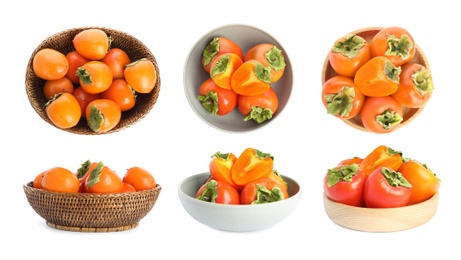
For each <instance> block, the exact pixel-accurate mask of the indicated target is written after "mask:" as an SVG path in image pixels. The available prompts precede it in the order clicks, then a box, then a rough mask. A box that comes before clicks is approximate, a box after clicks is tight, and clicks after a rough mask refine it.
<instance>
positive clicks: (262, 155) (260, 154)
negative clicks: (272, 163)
mask: <svg viewBox="0 0 461 260" xmlns="http://www.w3.org/2000/svg"><path fill="white" fill-rule="evenodd" d="M255 153H256V157H258V158H259V159H261V160H262V159H266V158H270V159H271V160H274V156H272V154H271V153H264V152H261V151H260V150H258V149H255Z"/></svg>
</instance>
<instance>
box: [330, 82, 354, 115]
mask: <svg viewBox="0 0 461 260" xmlns="http://www.w3.org/2000/svg"><path fill="white" fill-rule="evenodd" d="M323 98H324V99H325V102H326V108H327V113H328V114H332V115H339V116H341V117H344V116H348V115H349V113H350V112H351V110H352V103H353V102H354V98H355V90H354V88H353V87H350V86H343V87H342V88H341V91H340V92H338V93H334V94H326V95H325V96H324V97H323Z"/></svg>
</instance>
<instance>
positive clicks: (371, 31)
mask: <svg viewBox="0 0 461 260" xmlns="http://www.w3.org/2000/svg"><path fill="white" fill-rule="evenodd" d="M381 29H382V27H367V28H363V29H360V30H356V31H353V32H352V33H353V34H356V35H359V36H361V37H363V38H364V39H365V40H366V41H367V42H368V43H370V42H371V39H373V37H374V36H375V35H376V34H377V33H378V32H379V31H380V30H381ZM328 56H329V55H327V57H326V59H325V62H324V64H323V70H322V86H323V84H324V83H325V82H326V81H327V80H328V79H330V78H331V77H333V76H336V75H337V74H336V72H335V71H334V70H333V68H332V67H331V65H330V61H329V60H328ZM410 62H416V63H419V64H421V65H423V66H425V67H426V68H427V69H428V70H430V66H429V62H428V60H427V58H426V56H425V54H424V53H423V51H422V50H421V48H420V47H419V46H418V45H417V44H416V53H415V57H414V58H413V59H412V60H411V61H410ZM423 108H424V106H423V107H420V108H408V107H403V120H402V122H401V123H400V125H399V126H398V127H397V129H398V128H401V127H403V126H405V125H407V124H408V123H410V122H411V121H412V120H413V119H415V118H416V117H417V116H418V115H419V114H420V113H421V111H422V110H423ZM340 120H342V121H344V122H345V123H346V124H348V125H349V126H352V127H354V128H356V129H359V130H362V131H366V132H369V130H368V129H366V128H365V127H364V126H363V124H362V119H361V118H360V114H358V115H357V116H355V117H353V118H351V119H340ZM397 129H396V130H397Z"/></svg>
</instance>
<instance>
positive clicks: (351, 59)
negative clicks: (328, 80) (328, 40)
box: [328, 33, 371, 78]
mask: <svg viewBox="0 0 461 260" xmlns="http://www.w3.org/2000/svg"><path fill="white" fill-rule="evenodd" d="M370 59H371V50H370V45H369V44H368V42H367V41H366V40H365V39H364V38H363V37H361V36H359V35H356V34H352V33H350V34H347V35H345V36H343V37H341V38H339V39H338V40H336V42H335V43H334V45H333V47H332V48H331V49H330V52H329V53H328V61H329V62H330V65H331V67H332V68H333V70H334V71H335V72H336V73H338V74H339V75H343V76H346V77H350V78H353V77H354V76H355V73H356V72H357V70H358V69H359V68H360V67H362V66H363V64H365V63H366V62H367V61H369V60H370Z"/></svg>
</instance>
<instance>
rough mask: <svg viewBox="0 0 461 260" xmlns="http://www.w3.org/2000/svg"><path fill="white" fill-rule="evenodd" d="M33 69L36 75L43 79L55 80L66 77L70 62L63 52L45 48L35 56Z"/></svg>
mask: <svg viewBox="0 0 461 260" xmlns="http://www.w3.org/2000/svg"><path fill="white" fill-rule="evenodd" d="M32 69H33V71H34V73H35V75H37V77H39V78H41V79H44V80H55V79H60V78H62V77H64V76H65V75H66V73H67V71H68V70H69V62H68V61H67V59H66V56H65V55H64V54H63V53H62V52H60V51H58V50H55V49H51V48H45V49H41V50H39V51H38V52H37V53H36V54H35V55H34V57H33V60H32Z"/></svg>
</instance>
